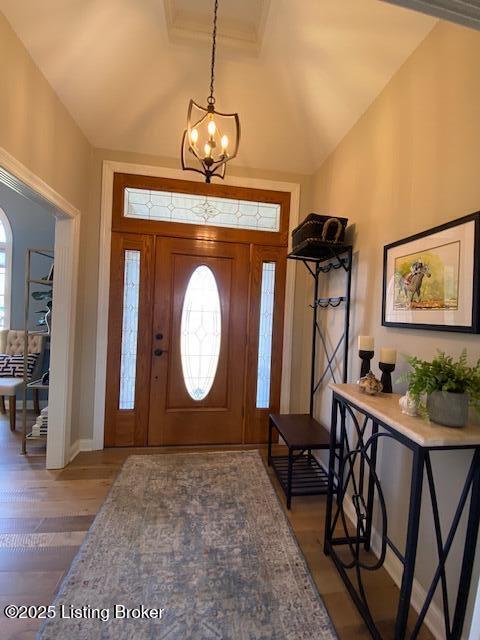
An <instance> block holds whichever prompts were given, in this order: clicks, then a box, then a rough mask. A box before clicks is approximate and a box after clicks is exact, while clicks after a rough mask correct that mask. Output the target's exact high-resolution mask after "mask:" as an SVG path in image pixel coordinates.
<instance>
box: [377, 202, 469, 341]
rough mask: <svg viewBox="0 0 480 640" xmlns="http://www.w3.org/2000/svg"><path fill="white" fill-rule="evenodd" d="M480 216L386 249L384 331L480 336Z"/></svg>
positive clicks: (448, 225)
mask: <svg viewBox="0 0 480 640" xmlns="http://www.w3.org/2000/svg"><path fill="white" fill-rule="evenodd" d="M479 244H480V211H477V212H475V213H472V214H469V215H466V216H463V217H461V218H458V219H456V220H452V221H451V222H447V223H446V224H442V225H439V226H437V227H433V228H432V229H428V230H427V231H422V232H420V233H417V234H415V235H412V236H409V237H408V238H403V239H402V240H397V241H396V242H392V243H391V244H388V245H386V246H385V247H384V252H383V291H382V325H383V326H385V327H403V328H409V329H427V330H430V331H432V330H433V331H455V332H459V333H480V317H479V315H480V246H479Z"/></svg>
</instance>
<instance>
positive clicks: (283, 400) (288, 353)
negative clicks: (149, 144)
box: [93, 160, 300, 449]
mask: <svg viewBox="0 0 480 640" xmlns="http://www.w3.org/2000/svg"><path fill="white" fill-rule="evenodd" d="M115 173H130V174H134V175H142V176H153V177H156V178H172V179H177V180H185V172H184V171H182V170H180V169H170V168H166V167H158V166H150V165H139V164H131V163H127V162H113V161H110V160H104V162H103V171H102V202H101V221H100V247H99V249H100V257H99V260H100V262H99V283H98V305H97V345H96V364H95V401H94V415H93V448H94V449H103V442H104V420H105V389H106V378H107V343H108V300H109V291H110V243H111V232H112V204H113V176H114V174H115ZM191 180H192V181H195V182H201V181H202V179H201V178H200V177H198V178H197V177H196V176H194V177H192V178H191ZM225 184H227V185H231V186H235V187H250V188H253V189H270V190H272V191H285V192H287V193H290V231H291V230H292V229H293V228H294V227H295V226H296V225H297V224H298V216H299V206H300V185H299V184H297V183H294V182H278V181H274V180H264V179H261V178H240V177H237V176H228V178H226V179H225ZM295 267H296V265H295V262H294V261H289V263H288V265H287V279H286V290H285V317H284V338H283V355H282V384H281V397H280V410H281V411H282V412H285V413H286V412H288V410H289V407H290V381H291V363H292V340H293V307H294V306H293V301H294V294H295Z"/></svg>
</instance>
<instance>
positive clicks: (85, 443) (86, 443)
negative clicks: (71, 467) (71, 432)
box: [68, 438, 94, 462]
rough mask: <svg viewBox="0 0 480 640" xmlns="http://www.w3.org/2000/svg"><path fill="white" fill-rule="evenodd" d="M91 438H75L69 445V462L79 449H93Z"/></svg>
mask: <svg viewBox="0 0 480 640" xmlns="http://www.w3.org/2000/svg"><path fill="white" fill-rule="evenodd" d="M93 449H94V446H93V440H92V439H91V438H85V439H83V438H80V439H79V440H75V442H73V443H72V444H71V446H70V455H69V460H68V461H69V462H71V461H72V460H73V459H74V458H76V457H77V456H78V454H79V453H80V452H81V451H93Z"/></svg>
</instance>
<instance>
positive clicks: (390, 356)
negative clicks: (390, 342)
mask: <svg viewBox="0 0 480 640" xmlns="http://www.w3.org/2000/svg"><path fill="white" fill-rule="evenodd" d="M396 361H397V352H396V351H395V349H387V348H385V347H383V348H382V349H380V362H379V363H378V366H379V367H380V371H381V372H382V378H381V381H382V386H383V391H384V393H392V372H393V371H394V370H395V363H396Z"/></svg>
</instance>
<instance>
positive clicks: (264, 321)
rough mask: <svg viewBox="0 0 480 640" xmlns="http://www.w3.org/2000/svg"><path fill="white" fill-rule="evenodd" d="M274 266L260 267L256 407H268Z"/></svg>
mask: <svg viewBox="0 0 480 640" xmlns="http://www.w3.org/2000/svg"><path fill="white" fill-rule="evenodd" d="M275 266H276V265H275V262H264V263H263V267H262V287H261V291H260V324H259V329H258V369H257V405H256V406H257V409H268V407H269V406H270V380H271V366H272V337H273V302H274V298H275Z"/></svg>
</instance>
